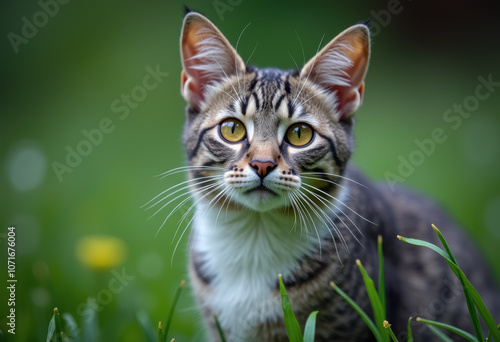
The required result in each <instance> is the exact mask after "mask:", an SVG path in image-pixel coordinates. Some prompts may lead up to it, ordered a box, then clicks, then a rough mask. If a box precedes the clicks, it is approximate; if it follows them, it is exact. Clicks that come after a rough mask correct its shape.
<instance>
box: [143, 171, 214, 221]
mask: <svg viewBox="0 0 500 342" xmlns="http://www.w3.org/2000/svg"><path fill="white" fill-rule="evenodd" d="M212 181H214V180H213V179H209V180H206V181H203V182H200V184H201V183H207V182H212ZM197 185H198V184H197ZM210 185H212V184H208V185H204V186H203V187H202V189H203V188H204V187H207V186H208V187H209V186H210ZM184 189H189V186H186V187H184ZM181 190H183V189H179V190H178V191H181ZM176 192H177V191H176ZM188 193H189V190H188V191H187V192H185V193H183V194H180V195H178V196H176V197H175V198H173V199H171V200H170V201H168V202H167V203H165V204H164V205H163V206H162V207H161V208H160V209H158V210H157V211H156V212H155V213H154V214H153V215H151V216H150V218H152V217H154V216H155V215H156V214H158V213H159V212H160V211H161V210H163V208H165V207H166V206H168V205H169V204H170V203H172V202H174V201H175V200H177V199H178V198H180V197H182V196H185V195H187V194H188ZM172 195H173V193H172ZM168 197H170V195H167V196H165V197H164V198H162V199H161V200H160V201H158V202H157V203H155V204H154V205H153V206H151V207H150V208H152V207H154V206H156V205H157V204H158V203H160V202H162V201H163V200H165V199H166V198H168ZM148 209H149V208H148Z"/></svg>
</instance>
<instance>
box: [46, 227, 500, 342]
mask: <svg viewBox="0 0 500 342" xmlns="http://www.w3.org/2000/svg"><path fill="white" fill-rule="evenodd" d="M432 227H433V229H434V231H435V232H436V234H437V235H438V237H439V240H440V241H441V243H442V245H443V248H444V249H442V248H440V247H438V246H436V245H434V244H431V243H429V242H426V241H423V240H418V239H412V238H406V237H402V236H398V239H400V240H401V241H403V242H406V243H409V244H412V245H417V246H421V247H425V248H429V249H431V250H433V251H434V252H436V253H438V254H440V255H441V256H442V257H443V258H445V259H446V261H447V262H448V265H449V266H450V268H451V270H452V271H453V273H454V274H455V276H456V277H457V278H458V279H459V280H460V283H461V284H462V289H463V292H464V296H465V299H466V302H467V306H468V309H469V314H470V317H471V321H472V324H473V327H474V333H471V332H467V331H464V330H462V329H460V328H458V327H455V326H453V325H450V324H447V323H443V322H436V321H432V320H428V319H425V318H420V317H418V318H417V319H416V321H417V322H421V323H423V324H426V325H427V326H428V328H429V330H430V331H431V332H432V333H434V334H435V335H436V337H438V338H439V339H440V340H441V341H453V340H452V339H451V338H450V337H448V336H447V335H446V334H445V333H444V332H443V329H444V330H448V331H451V332H452V333H454V334H456V335H458V336H461V337H463V338H465V339H466V340H467V341H470V342H490V341H493V340H495V341H496V342H500V330H499V329H500V325H497V323H496V322H495V320H494V318H493V317H492V315H491V314H490V312H489V311H488V309H487V307H486V306H485V304H484V302H483V300H482V299H481V296H480V295H479V293H478V292H477V291H476V289H475V288H474V287H473V286H472V284H471V283H470V282H469V280H468V279H467V277H466V276H465V274H464V273H463V271H462V270H461V269H460V267H459V266H458V263H457V261H456V259H455V256H454V255H453V252H452V250H451V248H450V246H449V245H448V243H447V242H446V239H445V238H444V236H443V234H442V233H441V232H440V231H439V229H438V228H437V227H435V226H434V225H432ZM378 256H379V273H378V286H377V287H375V283H374V281H373V279H372V278H371V277H370V276H369V275H368V273H367V272H366V270H365V268H364V267H363V265H362V263H361V261H360V260H356V265H357V267H358V269H359V272H361V275H362V277H363V281H364V285H365V288H366V291H367V294H368V298H369V300H370V304H371V307H372V311H373V312H372V313H373V317H374V319H372V318H371V317H370V315H369V314H367V313H366V312H365V311H364V310H363V309H362V308H361V307H360V306H359V305H358V304H356V302H355V301H354V300H353V299H352V298H350V297H349V296H348V295H347V294H346V293H345V292H344V291H342V289H341V288H339V287H338V286H337V285H335V284H334V283H333V282H331V283H330V285H331V287H332V288H333V289H334V290H335V291H336V293H337V294H338V295H340V296H341V297H342V298H343V299H344V300H346V301H347V302H348V303H349V304H350V305H351V306H352V308H353V309H354V310H355V311H356V312H357V313H358V315H359V316H360V318H361V319H362V320H363V321H364V322H365V324H366V325H367V326H368V328H369V329H370V331H371V332H372V334H373V336H374V337H375V339H376V340H377V342H389V341H393V342H398V339H397V338H396V336H395V335H394V332H393V331H392V329H391V324H390V323H389V322H388V321H387V319H386V305H385V281H384V259H383V248H382V237H381V236H379V238H378ZM278 281H279V290H280V294H281V305H282V310H283V318H284V321H285V326H286V331H287V334H288V339H289V341H290V342H314V334H315V328H316V317H317V315H318V311H314V312H312V313H311V314H310V315H309V317H308V318H307V321H306V323H305V327H304V332H302V330H301V328H300V324H299V321H298V320H297V317H296V316H295V313H294V311H293V307H292V302H291V301H290V298H289V297H288V293H287V291H286V288H285V285H284V284H283V279H282V276H281V274H280V275H279V276H278ZM184 286H185V281H182V282H181V283H180V285H179V287H178V288H177V291H176V292H175V295H174V299H173V302H172V306H171V307H170V310H169V314H168V317H167V321H166V323H165V328H164V329H163V328H162V324H161V322H159V324H158V326H157V329H156V332H155V328H153V325H152V324H151V320H150V319H149V318H148V316H147V315H146V314H138V315H137V316H138V321H139V323H140V324H141V326H142V328H143V330H144V333H145V335H146V337H147V340H148V341H150V342H154V341H158V342H167V341H169V338H168V332H169V327H170V324H171V321H172V318H173V315H174V311H175V307H176V305H177V302H178V300H179V297H180V294H181V292H182V289H183V288H184ZM479 318H481V319H482V320H483V321H484V323H485V324H486V326H487V327H488V336H487V337H486V338H484V336H483V333H482V330H481V326H480V320H479ZM62 320H63V323H64V325H62V324H61V320H60V315H59V310H58V309H57V308H55V309H54V315H53V317H52V319H51V320H50V322H49V327H48V333H47V340H46V341H47V342H62V341H65V342H80V341H82V342H87V340H85V339H82V338H81V336H99V333H98V332H95V331H85V330H84V331H83V333H82V334H80V333H79V332H80V331H79V329H78V327H77V325H76V323H75V320H74V319H73V317H72V316H71V315H69V314H63V315H62ZM214 320H215V324H216V327H217V329H218V331H219V334H220V338H221V341H223V342H225V341H226V337H225V336H224V331H223V329H222V328H221V326H220V324H219V321H218V319H217V317H216V316H214ZM411 320H412V317H410V318H409V319H408V325H407V332H408V336H407V341H408V342H412V341H413V333H412V329H411V324H410V323H411ZM89 327H90V328H89ZM92 327H93V328H92ZM84 329H95V325H87V326H86V327H84ZM75 332H76V333H75ZM174 340H175V339H171V340H170V341H174ZM89 341H90V340H89Z"/></svg>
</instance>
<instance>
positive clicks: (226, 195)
mask: <svg viewBox="0 0 500 342" xmlns="http://www.w3.org/2000/svg"><path fill="white" fill-rule="evenodd" d="M232 191H233V189H231V188H230V187H229V186H227V187H226V188H225V189H224V191H222V194H224V193H225V194H224V195H225V198H224V202H222V204H221V206H220V208H219V212H218V213H217V216H216V217H215V226H217V221H218V219H219V215H220V213H221V211H222V209H223V208H224V205H225V204H226V202H227V201H228V200H229V196H228V194H227V193H231V192H232ZM227 206H228V207H229V202H228V203H227ZM226 221H227V210H226Z"/></svg>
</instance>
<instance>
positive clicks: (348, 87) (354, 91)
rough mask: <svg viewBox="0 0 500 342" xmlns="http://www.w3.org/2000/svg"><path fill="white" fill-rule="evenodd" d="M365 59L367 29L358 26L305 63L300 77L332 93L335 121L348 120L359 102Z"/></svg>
mask: <svg viewBox="0 0 500 342" xmlns="http://www.w3.org/2000/svg"><path fill="white" fill-rule="evenodd" d="M369 58H370V31H369V30H368V27H366V26H365V25H361V24H359V25H355V26H351V27H350V28H348V29H347V30H345V31H344V32H342V33H341V34H339V35H338V36H337V37H335V38H334V39H333V40H332V41H331V42H330V43H328V44H327V45H326V46H325V47H324V48H323V49H322V50H321V51H320V52H318V54H317V55H316V56H314V57H313V58H312V59H311V60H310V61H309V62H307V64H306V65H305V66H304V67H303V68H302V70H301V72H300V76H301V77H304V78H308V79H309V80H312V81H313V82H315V83H318V84H320V85H321V86H322V87H324V88H326V89H327V90H329V91H331V92H332V93H334V95H335V97H336V108H335V109H336V111H337V113H338V114H339V120H344V119H348V118H350V117H352V116H353V115H354V113H355V112H356V110H357V109H358V108H359V106H360V105H361V102H362V100H363V91H364V88H365V83H364V78H365V74H366V70H367V68H368V60H369Z"/></svg>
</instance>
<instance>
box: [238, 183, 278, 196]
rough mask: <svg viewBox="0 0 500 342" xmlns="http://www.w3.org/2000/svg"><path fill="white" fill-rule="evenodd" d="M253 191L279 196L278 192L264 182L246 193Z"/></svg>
mask: <svg viewBox="0 0 500 342" xmlns="http://www.w3.org/2000/svg"><path fill="white" fill-rule="evenodd" d="M251 193H257V194H267V195H274V196H278V194H277V193H276V192H274V191H272V190H271V189H269V188H268V187H266V186H265V185H264V184H261V185H259V186H257V187H255V188H253V189H250V190H247V191H245V194H251Z"/></svg>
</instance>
